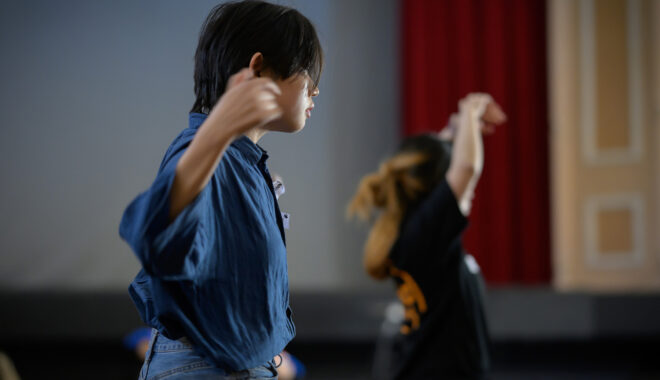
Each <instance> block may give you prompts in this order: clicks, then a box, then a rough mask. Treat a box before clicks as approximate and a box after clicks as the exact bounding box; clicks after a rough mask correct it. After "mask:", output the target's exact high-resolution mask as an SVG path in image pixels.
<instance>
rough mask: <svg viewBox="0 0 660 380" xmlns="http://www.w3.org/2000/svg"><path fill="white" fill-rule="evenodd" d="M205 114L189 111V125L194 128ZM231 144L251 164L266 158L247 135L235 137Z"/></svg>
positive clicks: (262, 150) (204, 117)
mask: <svg viewBox="0 0 660 380" xmlns="http://www.w3.org/2000/svg"><path fill="white" fill-rule="evenodd" d="M207 116H208V115H207V114H203V113H195V112H191V113H190V116H189V120H188V121H189V127H190V128H191V129H195V130H196V129H197V128H199V126H200V125H202V123H203V122H204V120H206V117H207ZM232 145H233V146H234V147H235V148H236V149H238V151H239V152H240V153H241V154H242V155H243V156H244V157H245V159H246V160H247V161H248V162H250V163H252V164H255V165H256V164H259V163H264V162H266V160H267V159H268V153H267V152H266V151H265V150H264V149H263V148H262V147H260V146H259V145H257V144H255V143H254V142H252V140H250V139H249V138H248V137H247V136H244V135H243V136H240V137H237V138H236V140H234V142H233V143H232Z"/></svg>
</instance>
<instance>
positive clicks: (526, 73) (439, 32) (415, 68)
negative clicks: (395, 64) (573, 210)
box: [401, 0, 551, 284]
mask: <svg viewBox="0 0 660 380" xmlns="http://www.w3.org/2000/svg"><path fill="white" fill-rule="evenodd" d="M545 7H546V3H545V1H537V0H534V1H530V0H487V1H486V0H402V3H401V11H402V12H401V17H402V28H401V31H402V40H401V41H402V59H403V62H402V66H401V67H402V71H403V73H402V76H401V78H402V84H401V89H402V95H403V96H402V103H403V104H402V107H403V113H402V117H403V123H402V124H403V134H404V135H405V136H408V135H413V134H418V133H423V132H430V131H439V130H440V129H441V128H442V127H443V126H444V125H445V123H446V121H447V118H448V117H449V115H450V114H451V113H452V112H456V110H457V108H458V104H457V102H458V100H459V99H460V98H462V97H463V96H465V95H466V94H468V93H470V92H475V91H479V92H488V93H490V94H491V95H493V97H494V98H495V100H496V101H497V102H498V103H499V104H500V105H502V108H503V109H504V110H505V112H506V113H507V115H508V117H509V121H508V122H507V123H506V124H505V125H503V126H500V127H498V128H497V132H496V133H495V134H494V135H493V136H488V137H486V138H485V139H484V140H485V141H484V149H485V158H486V159H485V165H484V173H483V175H482V178H481V181H480V183H479V186H478V187H477V196H476V197H475V200H474V203H473V209H472V212H471V216H470V227H469V228H468V230H467V231H466V234H465V236H464V243H465V247H466V250H467V251H468V252H470V253H472V254H473V255H474V256H475V257H476V259H477V261H478V262H479V264H480V265H481V267H482V270H483V273H484V276H485V277H486V280H487V281H488V282H489V283H490V284H544V283H548V282H549V281H550V276H551V264H550V262H551V260H550V252H551V250H550V213H549V178H548V177H549V168H548V165H549V163H548V154H549V152H548V146H549V141H548V139H549V131H548V115H547V112H548V110H547V108H548V107H547V83H546V82H547V78H546V29H545V28H546V8H545Z"/></svg>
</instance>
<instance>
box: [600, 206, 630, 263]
mask: <svg viewBox="0 0 660 380" xmlns="http://www.w3.org/2000/svg"><path fill="white" fill-rule="evenodd" d="M597 218H598V222H597V223H598V226H597V228H598V242H597V248H598V252H600V254H602V255H627V254H629V253H630V252H631V251H632V250H633V249H634V245H633V239H634V237H633V235H634V231H633V215H632V212H631V211H630V210H628V209H625V208H622V209H612V210H601V211H599V212H598V216H597Z"/></svg>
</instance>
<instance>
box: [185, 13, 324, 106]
mask: <svg viewBox="0 0 660 380" xmlns="http://www.w3.org/2000/svg"><path fill="white" fill-rule="evenodd" d="M257 52H260V53H261V54H262V55H263V57H264V65H265V67H266V68H268V69H270V70H272V71H273V72H274V73H275V75H277V76H278V77H279V78H280V79H282V78H289V77H291V76H292V75H295V74H299V73H303V72H307V73H308V74H309V75H310V77H311V78H312V80H313V81H314V86H318V82H319V79H320V76H321V70H322V68H323V51H322V49H321V44H320V42H319V39H318V36H317V35H316V30H315V29H314V26H313V25H312V23H311V22H310V21H309V20H308V19H307V18H306V17H305V16H303V15H302V14H301V13H300V12H298V11H297V10H295V9H293V8H289V7H285V6H281V5H276V4H271V3H267V2H264V1H256V0H247V1H240V2H228V3H223V4H220V5H217V6H216V7H214V8H213V9H212V10H211V12H210V13H209V15H208V17H207V18H206V21H204V24H203V25H202V30H201V32H200V35H199V44H198V45H197V51H196V52H195V97H196V100H195V104H194V105H193V107H192V109H191V112H201V113H208V112H209V111H210V110H211V109H212V108H213V106H214V105H215V103H216V102H217V101H218V99H219V98H220V96H222V94H223V93H224V92H225V88H226V86H227V82H228V81H229V77H231V76H232V75H233V74H235V73H237V72H238V71H240V70H241V69H242V68H244V67H247V66H248V65H249V64H250V59H251V58H252V56H253V55H254V53H257Z"/></svg>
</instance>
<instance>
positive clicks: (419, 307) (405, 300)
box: [390, 266, 428, 334]
mask: <svg viewBox="0 0 660 380" xmlns="http://www.w3.org/2000/svg"><path fill="white" fill-rule="evenodd" d="M390 276H392V277H394V278H396V279H398V280H399V281H397V283H398V288H397V291H396V295H397V296H398V297H399V300H401V303H402V304H403V307H404V308H405V309H406V312H405V322H404V324H403V325H402V326H401V333H402V334H409V333H410V332H412V331H414V330H417V329H418V328H419V324H420V322H421V317H420V314H422V313H426V310H427V309H428V306H427V305H426V298H424V293H422V290H421V289H420V287H419V285H417V282H415V279H413V278H412V276H411V275H410V274H409V273H408V272H406V271H403V270H401V269H398V268H395V267H394V266H390Z"/></svg>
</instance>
